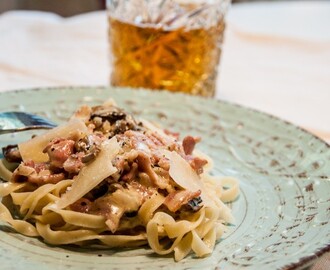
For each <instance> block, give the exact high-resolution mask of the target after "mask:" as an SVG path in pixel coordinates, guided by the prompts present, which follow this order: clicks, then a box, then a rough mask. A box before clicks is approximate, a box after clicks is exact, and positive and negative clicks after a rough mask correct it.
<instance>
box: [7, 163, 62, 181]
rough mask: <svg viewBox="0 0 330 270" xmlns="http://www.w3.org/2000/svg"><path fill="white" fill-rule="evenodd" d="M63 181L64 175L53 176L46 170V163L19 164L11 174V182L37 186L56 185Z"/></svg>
mask: <svg viewBox="0 0 330 270" xmlns="http://www.w3.org/2000/svg"><path fill="white" fill-rule="evenodd" d="M63 179H65V175H64V173H56V174H54V173H53V172H52V171H50V170H49V169H48V165H47V164H46V163H36V164H35V163H34V162H33V161H28V162H25V163H22V164H20V165H19V166H18V167H17V168H16V170H15V171H14V172H13V176H12V181H13V182H25V181H27V182H30V183H33V184H37V185H39V186H41V185H44V184H48V183H51V184H56V183H58V182H59V181H61V180H63Z"/></svg>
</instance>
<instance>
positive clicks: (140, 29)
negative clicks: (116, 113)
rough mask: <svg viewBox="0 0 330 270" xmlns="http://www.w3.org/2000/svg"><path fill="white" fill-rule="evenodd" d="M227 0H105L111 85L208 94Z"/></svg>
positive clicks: (214, 75)
mask: <svg viewBox="0 0 330 270" xmlns="http://www.w3.org/2000/svg"><path fill="white" fill-rule="evenodd" d="M229 4H230V0H108V1H107V10H108V22H109V29H108V31H109V33H108V36H109V44H110V46H109V47H110V63H111V75H110V83H111V84H112V85H114V86H129V87H134V88H139V87H143V88H149V89H164V90H169V91H175V92H176V91H180V92H184V93H187V94H192V95H200V96H206V97H213V96H214V95H215V87H216V79H217V74H218V66H219V60H220V55H221V46H222V42H223V35H224V29H225V14H226V11H227V8H228V6H229Z"/></svg>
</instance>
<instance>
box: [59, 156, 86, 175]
mask: <svg viewBox="0 0 330 270" xmlns="http://www.w3.org/2000/svg"><path fill="white" fill-rule="evenodd" d="M83 157H84V154H83V153H82V152H80V153H77V154H72V155H71V156H69V157H68V159H67V160H66V161H65V162H64V163H63V169H64V170H65V171H67V172H68V173H73V174H78V173H79V171H80V170H81V168H82V167H83V166H84V163H83V162H82V159H83Z"/></svg>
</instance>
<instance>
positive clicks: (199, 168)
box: [189, 157, 207, 174]
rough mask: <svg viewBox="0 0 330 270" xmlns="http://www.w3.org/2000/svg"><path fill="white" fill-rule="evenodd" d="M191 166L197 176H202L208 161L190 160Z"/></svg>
mask: <svg viewBox="0 0 330 270" xmlns="http://www.w3.org/2000/svg"><path fill="white" fill-rule="evenodd" d="M189 164H190V166H191V167H192V168H193V169H194V170H195V172H196V173H197V174H201V173H203V167H204V166H205V165H206V164H207V160H206V159H202V158H199V157H194V158H193V159H192V160H190V162H189Z"/></svg>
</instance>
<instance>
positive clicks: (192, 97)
mask: <svg viewBox="0 0 330 270" xmlns="http://www.w3.org/2000/svg"><path fill="white" fill-rule="evenodd" d="M91 88H93V89H127V90H134V91H135V90H137V91H148V92H150V93H151V94H152V93H166V94H170V95H178V96H188V97H189V98H191V99H205V100H210V102H216V103H219V104H228V105H230V106H234V107H237V108H240V109H243V110H248V111H251V112H254V113H257V114H261V115H264V116H267V117H269V118H270V119H272V120H274V121H280V122H282V123H283V124H285V125H290V126H292V127H295V128H296V129H297V130H299V131H302V132H304V133H305V134H306V135H309V136H312V137H314V138H315V139H317V140H319V141H320V142H321V143H324V145H325V146H326V147H328V148H329V149H330V143H328V142H326V141H324V140H323V139H322V138H320V137H318V136H317V135H315V134H313V133H311V132H310V131H308V130H307V129H305V128H303V127H301V126H298V125H296V124H294V123H292V122H290V121H288V120H285V119H283V118H281V117H278V116H275V115H273V114H271V113H267V112H263V111H261V110H258V109H254V108H251V107H248V106H245V105H241V104H238V103H235V102H230V101H227V100H221V99H216V98H210V97H201V96H191V95H187V94H184V93H180V92H165V91H164V90H151V89H145V88H130V87H113V86H104V85H81V86H80V85H74V86H71V85H70V86H66V85H63V86H47V87H32V88H19V89H14V90H5V91H2V92H0V97H1V95H2V94H4V93H7V94H8V93H20V92H26V91H29V92H38V91H40V90H42V91H56V90H60V89H68V90H69V89H71V90H79V89H85V90H87V89H91Z"/></svg>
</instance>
